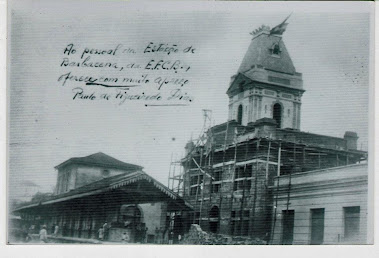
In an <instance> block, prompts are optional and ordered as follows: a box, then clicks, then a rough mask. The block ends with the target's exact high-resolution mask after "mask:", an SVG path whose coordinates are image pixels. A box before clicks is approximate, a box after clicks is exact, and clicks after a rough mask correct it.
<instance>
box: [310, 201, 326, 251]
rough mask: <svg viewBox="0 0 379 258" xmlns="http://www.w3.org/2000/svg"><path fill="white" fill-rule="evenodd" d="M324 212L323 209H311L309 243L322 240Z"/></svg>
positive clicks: (318, 243)
mask: <svg viewBox="0 0 379 258" xmlns="http://www.w3.org/2000/svg"><path fill="white" fill-rule="evenodd" d="M324 213H325V209H323V208H322V209H311V245H320V244H322V243H323V242H324Z"/></svg>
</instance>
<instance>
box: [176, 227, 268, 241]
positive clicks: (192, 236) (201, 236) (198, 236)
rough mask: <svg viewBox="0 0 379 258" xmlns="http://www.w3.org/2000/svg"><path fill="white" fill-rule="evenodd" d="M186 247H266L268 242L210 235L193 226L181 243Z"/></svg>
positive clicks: (241, 237) (242, 237) (240, 237)
mask: <svg viewBox="0 0 379 258" xmlns="http://www.w3.org/2000/svg"><path fill="white" fill-rule="evenodd" d="M180 243H181V244H184V245H266V244H267V242H266V241H264V240H261V239H259V238H251V237H245V236H229V235H224V234H214V233H208V232H205V231H203V230H202V229H201V227H200V226H199V225H197V224H192V225H191V228H190V230H189V232H188V233H187V234H185V235H184V238H183V240H182V241H181V242H180Z"/></svg>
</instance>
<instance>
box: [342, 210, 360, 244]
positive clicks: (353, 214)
mask: <svg viewBox="0 0 379 258" xmlns="http://www.w3.org/2000/svg"><path fill="white" fill-rule="evenodd" d="M343 209H344V216H345V233H344V240H345V241H347V242H349V241H352V242H353V241H356V240H358V236H359V217H360V216H359V214H360V207H359V206H355V207H344V208H343Z"/></svg>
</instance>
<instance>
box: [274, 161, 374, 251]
mask: <svg viewBox="0 0 379 258" xmlns="http://www.w3.org/2000/svg"><path fill="white" fill-rule="evenodd" d="M367 175H368V167H367V164H358V165H349V166H344V167H338V168H333V169H325V170H316V171H312V172H308V173H303V174H293V175H292V177H291V191H290V194H289V195H288V189H289V188H288V183H289V176H281V177H280V178H276V179H275V187H274V188H273V189H274V197H273V198H274V205H277V210H276V212H274V214H273V221H275V225H274V228H273V234H272V236H271V237H272V244H282V243H283V241H285V239H284V237H283V211H286V210H287V204H288V209H289V210H293V211H294V227H293V244H295V245H297V244H298V245H301V244H310V243H311V235H312V215H311V213H312V212H311V209H320V208H323V209H324V234H323V242H322V244H365V243H367V242H366V241H367V236H366V235H367V185H368V182H367ZM278 179H279V194H278V192H277V191H276V189H277V183H278ZM288 196H289V198H288ZM276 198H277V199H278V202H277V204H276ZM347 207H359V209H360V212H359V232H358V233H356V234H355V236H354V237H353V238H351V239H346V237H345V235H344V234H345V214H344V208H347ZM275 218H276V219H275Z"/></svg>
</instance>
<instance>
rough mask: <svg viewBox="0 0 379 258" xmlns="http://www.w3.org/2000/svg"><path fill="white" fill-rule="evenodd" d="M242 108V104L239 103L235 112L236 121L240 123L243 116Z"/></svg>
mask: <svg viewBox="0 0 379 258" xmlns="http://www.w3.org/2000/svg"><path fill="white" fill-rule="evenodd" d="M242 113H243V108H242V105H239V107H238V114H237V122H238V123H239V124H242V117H243V114H242Z"/></svg>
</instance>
